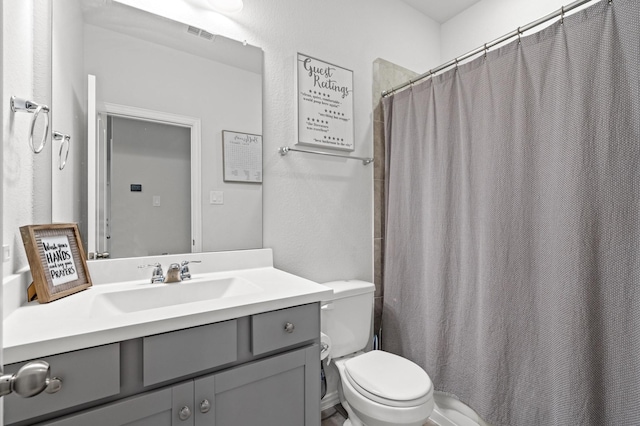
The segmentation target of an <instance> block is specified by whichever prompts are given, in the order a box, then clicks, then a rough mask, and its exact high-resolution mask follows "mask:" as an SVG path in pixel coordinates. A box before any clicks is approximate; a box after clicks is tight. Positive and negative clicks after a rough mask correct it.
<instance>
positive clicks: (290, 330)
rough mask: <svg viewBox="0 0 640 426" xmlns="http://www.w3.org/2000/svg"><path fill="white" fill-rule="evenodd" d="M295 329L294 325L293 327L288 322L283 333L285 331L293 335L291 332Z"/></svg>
mask: <svg viewBox="0 0 640 426" xmlns="http://www.w3.org/2000/svg"><path fill="white" fill-rule="evenodd" d="M295 328H296V326H295V325H293V324H292V323H290V322H288V323H286V324H285V325H284V331H286V332H287V333H293V330H294V329H295Z"/></svg>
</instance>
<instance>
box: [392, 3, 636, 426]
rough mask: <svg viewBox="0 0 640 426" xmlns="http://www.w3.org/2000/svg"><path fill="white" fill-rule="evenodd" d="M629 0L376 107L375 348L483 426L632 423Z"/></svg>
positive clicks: (596, 8) (603, 6)
mask: <svg viewBox="0 0 640 426" xmlns="http://www.w3.org/2000/svg"><path fill="white" fill-rule="evenodd" d="M639 69H640V1H637V0H613V1H612V3H611V4H609V3H608V1H606V0H604V1H602V2H599V3H597V4H594V5H593V6H591V7H589V8H587V9H585V10H582V11H580V12H577V13H575V14H573V15H571V16H567V17H566V18H565V19H564V23H563V24H561V23H560V22H557V23H554V24H553V25H551V26H549V27H547V28H545V29H543V30H542V31H540V32H538V33H536V34H532V35H530V36H527V37H522V40H521V41H520V42H519V41H518V40H515V41H513V42H512V43H510V44H508V45H506V46H504V47H501V48H499V49H497V50H494V51H490V52H489V53H488V54H487V56H486V58H485V57H483V55H482V54H481V55H480V57H478V58H477V59H475V60H473V61H472V62H469V63H466V64H463V65H460V66H459V68H458V69H452V70H450V71H448V72H446V73H444V74H442V75H438V76H436V77H435V78H433V79H429V80H427V81H424V82H423V83H420V84H416V85H414V86H413V87H412V88H411V89H407V90H405V91H402V92H399V93H397V94H395V95H393V96H391V97H388V98H385V99H384V112H385V135H386V143H387V179H388V181H387V185H388V188H387V190H388V192H387V233H386V238H385V241H386V247H385V273H384V282H385V290H384V292H385V293H384V307H383V323H382V328H383V339H382V342H383V349H386V350H389V351H391V352H395V353H398V354H401V355H403V356H405V357H407V358H409V359H411V360H413V361H414V362H416V363H418V364H419V365H421V366H422V367H424V368H425V370H426V371H427V372H428V373H429V375H430V376H431V378H432V380H433V382H434V385H435V387H436V389H437V390H441V391H445V392H449V393H452V394H455V395H457V396H458V397H459V398H460V399H461V400H462V401H463V402H465V403H467V404H469V405H470V406H471V407H472V408H474V409H475V410H476V411H478V413H479V414H480V415H481V416H482V417H483V418H484V419H485V420H487V421H488V422H490V423H491V424H494V425H512V426H518V425H616V426H618V425H640V248H639V247H640V202H639V200H640V72H639Z"/></svg>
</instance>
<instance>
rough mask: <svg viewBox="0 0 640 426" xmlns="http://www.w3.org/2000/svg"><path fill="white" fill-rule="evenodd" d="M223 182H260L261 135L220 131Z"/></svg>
mask: <svg viewBox="0 0 640 426" xmlns="http://www.w3.org/2000/svg"><path fill="white" fill-rule="evenodd" d="M222 151H223V152H222V158H223V166H224V167H223V169H224V181H225V182H246V183H262V136H261V135H252V134H251V133H240V132H231V131H229V130H223V131H222Z"/></svg>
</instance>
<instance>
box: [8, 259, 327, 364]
mask: <svg viewBox="0 0 640 426" xmlns="http://www.w3.org/2000/svg"><path fill="white" fill-rule="evenodd" d="M233 253H235V255H233V254H232V255H230V254H229V252H226V253H224V254H220V255H219V256H216V255H217V253H207V254H200V255H198V254H190V255H187V256H181V258H183V259H194V260H195V259H202V261H203V264H205V263H209V262H214V263H213V264H214V265H215V261H216V260H221V259H224V260H229V262H225V263H226V264H227V265H231V266H232V267H238V266H241V267H242V268H241V269H233V270H224V269H225V268H224V267H221V266H220V264H219V263H218V264H217V265H218V266H217V267H213V268H211V267H203V268H202V269H201V270H200V272H199V270H198V266H199V265H198V266H196V265H195V264H194V265H193V267H192V268H191V272H192V275H193V277H194V278H193V279H192V280H188V281H184V282H183V283H173V284H150V283H149V279H145V280H142V279H138V280H135V281H127V282H117V283H111V284H109V283H106V282H102V283H99V285H95V283H96V281H105V279H104V276H102V275H100V274H101V273H102V272H101V271H99V269H100V268H102V269H104V270H108V269H110V268H108V266H109V265H108V264H107V263H108V262H109V261H98V262H96V263H100V265H99V268H94V267H92V266H91V265H90V268H89V270H90V272H91V274H92V280H93V281H94V285H93V286H92V287H91V288H89V289H87V290H84V291H81V292H79V293H76V294H73V295H71V296H68V297H65V298H63V299H59V300H55V301H53V302H51V303H48V304H39V303H38V302H31V303H24V304H22V305H21V306H19V307H18V308H16V309H13V310H12V311H11V312H10V313H9V315H8V316H7V317H6V318H5V320H4V363H5V364H11V363H15V362H20V361H26V360H30V359H35V358H40V357H44V356H48V355H54V354H58V353H63V352H69V351H73V350H78V349H83V348H87V347H92V346H98V345H104V344H108V343H113V342H119V341H123V340H127V339H133V338H138V337H142V336H149V335H153V334H158V333H164V332H168V331H173V330H179V329H182V328H188V327H195V326H198V325H204V324H209V323H213V322H218V321H225V320H229V319H233V318H240V317H243V316H247V315H253V314H257V313H261V312H266V311H272V310H276V309H283V308H287V307H291V306H297V305H303V304H306V303H314V302H319V301H323V300H327V299H329V298H330V297H331V296H332V294H333V292H332V290H331V289H330V288H328V287H325V286H322V285H320V284H317V283H315V282H313V281H309V280H307V279H304V278H301V277H298V276H295V275H292V274H289V273H287V272H284V271H281V270H278V269H275V268H274V267H273V266H272V265H270V263H271V251H270V250H268V249H263V250H247V251H239V252H233ZM252 256H253V257H252ZM256 256H257V258H258V259H260V258H261V259H260V260H259V261H257V262H253V261H252V260H253V259H256ZM160 259H162V260H161V261H162V264H163V266H164V267H165V271H166V268H167V266H168V262H174V261H175V260H172V259H171V258H168V257H166V256H164V257H162V258H160ZM145 261H153V259H152V258H145ZM113 262H114V263H113V264H112V265H111V266H122V262H123V261H119V260H115V261H113ZM118 262H120V263H119V264H118ZM129 262H132V261H129ZM133 262H138V263H139V262H140V259H135V260H134V261H133ZM126 266H127V268H129V267H131V264H129V263H128V264H126ZM250 266H254V267H250ZM118 269H119V268H118ZM203 269H208V270H207V271H205V272H202V270H203ZM94 274H95V275H96V278H97V280H96V279H95V278H93V277H94ZM136 274H137V272H136ZM150 274H151V270H145V275H149V277H150ZM226 278H236V279H241V280H245V282H247V281H248V282H250V283H252V284H255V285H256V286H255V287H257V288H256V289H254V290H253V291H251V292H247V293H245V294H238V295H231V296H225V297H219V298H213V299H209V300H202V301H195V302H190V303H184V302H183V303H178V304H173V305H170V306H164V307H155V308H151V309H144V310H140V311H132V312H128V313H123V312H122V311H119V310H116V309H108V308H105V305H104V304H100V303H98V302H99V299H100V298H102V297H104V295H108V294H109V293H113V292H123V293H124V292H127V291H132V290H133V291H137V290H144V291H145V292H146V291H147V290H149V289H153V288H160V287H163V286H189V285H190V284H194V285H199V284H200V285H202V284H203V283H205V282H208V281H214V282H213V283H212V284H211V285H216V284H217V283H216V282H215V280H224V279H226ZM220 282H222V281H218V283H220ZM132 294H135V293H132ZM139 294H140V292H138V293H137V297H139ZM130 302H131V300H130V299H129V300H127V303H128V304H130ZM133 305H135V303H134V304H133Z"/></svg>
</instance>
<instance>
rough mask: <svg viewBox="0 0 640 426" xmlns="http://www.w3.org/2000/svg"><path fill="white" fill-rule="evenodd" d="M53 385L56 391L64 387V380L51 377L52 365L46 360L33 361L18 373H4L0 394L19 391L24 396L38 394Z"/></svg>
mask: <svg viewBox="0 0 640 426" xmlns="http://www.w3.org/2000/svg"><path fill="white" fill-rule="evenodd" d="M49 386H51V390H52V392H48V393H55V392H57V391H59V390H60V389H61V388H62V380H60V379H58V378H57V377H54V378H53V379H52V378H51V366H49V363H47V362H45V361H31V362H29V363H27V364H25V365H23V366H22V367H20V369H19V370H18V372H17V373H16V374H4V375H2V376H1V377H0V396H4V395H9V394H10V393H12V392H15V393H17V394H18V395H20V396H21V397H23V398H31V397H32V396H36V395H38V394H39V393H41V392H42V391H44V390H47V388H48V387H49ZM54 389H55V390H54Z"/></svg>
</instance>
